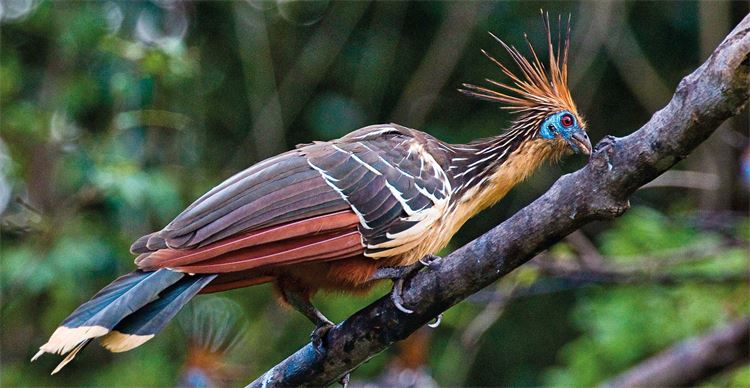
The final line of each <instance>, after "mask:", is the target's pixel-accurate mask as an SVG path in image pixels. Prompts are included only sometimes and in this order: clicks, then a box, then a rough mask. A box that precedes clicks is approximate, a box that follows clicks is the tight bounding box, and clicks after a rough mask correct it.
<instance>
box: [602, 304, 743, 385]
mask: <svg viewBox="0 0 750 388" xmlns="http://www.w3.org/2000/svg"><path fill="white" fill-rule="evenodd" d="M749 357H750V317H747V318H744V319H741V320H739V321H736V322H734V323H732V324H730V325H726V326H724V327H721V328H719V329H717V330H715V331H713V332H711V333H709V334H707V335H705V336H702V337H696V338H691V339H689V340H686V341H684V342H680V343H679V344H677V345H675V346H672V347H671V348H669V349H667V350H665V351H663V352H661V353H659V354H657V355H656V356H654V357H652V358H649V359H648V360H646V361H644V362H643V363H641V364H639V365H637V366H636V367H634V368H632V369H630V370H628V371H627V372H625V373H623V374H621V375H620V376H617V377H615V378H614V379H612V380H610V381H608V382H606V383H604V384H603V385H602V386H603V387H604V388H625V387H682V386H693V385H696V384H697V383H699V382H701V381H702V380H704V379H705V378H706V377H710V376H713V375H714V374H716V373H717V372H721V371H722V370H725V369H728V368H731V367H733V366H736V365H739V364H740V363H742V362H747V360H748V358H749Z"/></svg>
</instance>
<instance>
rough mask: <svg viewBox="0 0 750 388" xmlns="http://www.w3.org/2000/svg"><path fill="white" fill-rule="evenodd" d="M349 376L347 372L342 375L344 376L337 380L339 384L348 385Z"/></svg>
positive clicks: (344, 387) (343, 386) (344, 386)
mask: <svg viewBox="0 0 750 388" xmlns="http://www.w3.org/2000/svg"><path fill="white" fill-rule="evenodd" d="M350 378H351V373H347V374H345V375H344V377H342V378H341V380H339V384H341V387H342V388H346V387H348V386H349V380H350Z"/></svg>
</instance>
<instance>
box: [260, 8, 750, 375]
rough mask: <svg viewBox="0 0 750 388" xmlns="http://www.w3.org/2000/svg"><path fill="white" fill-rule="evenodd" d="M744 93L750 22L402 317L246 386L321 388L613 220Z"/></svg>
mask: <svg viewBox="0 0 750 388" xmlns="http://www.w3.org/2000/svg"><path fill="white" fill-rule="evenodd" d="M748 95H750V15H749V16H747V17H745V19H744V20H742V22H740V24H739V25H738V26H737V27H736V28H735V29H734V30H733V31H732V32H731V33H730V34H729V36H728V37H727V38H726V39H725V40H724V42H722V43H721V45H719V47H718V48H717V49H716V51H714V53H713V54H712V55H711V57H709V58H708V60H707V61H706V62H705V63H704V64H703V65H701V66H700V67H699V68H698V69H697V70H696V71H695V72H693V73H692V74H690V75H688V76H687V77H685V78H684V79H683V80H682V81H681V82H680V84H679V85H678V87H677V91H676V92H675V95H674V96H673V97H672V100H671V101H670V102H669V104H668V105H667V106H666V107H665V108H664V109H662V110H660V111H658V112H656V113H655V114H654V115H653V116H652V118H651V120H649V122H648V123H646V125H644V126H643V127H642V128H641V129H639V130H638V131H636V132H634V133H633V134H631V135H629V136H627V137H624V138H620V139H615V138H612V137H609V138H607V139H605V140H604V141H603V142H601V143H600V144H599V145H598V146H597V150H596V152H595V153H594V154H593V155H592V157H591V160H590V161H589V163H588V165H586V166H585V167H584V168H583V169H581V170H579V171H576V172H575V173H572V174H567V175H564V176H563V177H561V178H560V179H559V180H558V181H557V182H555V184H554V185H553V186H552V187H551V188H550V189H549V191H547V192H546V193H545V194H544V195H542V196H541V197H540V198H539V199H537V200H536V201H534V202H533V203H531V204H530V205H528V206H527V207H525V208H524V209H522V210H521V211H519V212H518V213H516V214H515V215H513V216H512V217H511V218H509V219H508V220H506V221H505V222H503V223H502V224H500V225H498V226H497V227H495V228H493V229H492V230H490V231H489V232H487V233H485V234H484V235H483V236H481V237H479V238H477V239H476V240H474V241H472V242H470V243H469V244H467V245H465V246H463V247H462V248H460V249H458V250H456V251H455V252H453V253H451V254H450V255H448V256H447V257H445V258H444V260H442V262H441V264H440V265H438V266H435V267H430V268H429V269H428V270H425V271H421V272H419V273H417V274H416V275H415V276H414V277H413V278H411V280H409V281H407V282H406V284H405V286H404V292H403V299H404V303H405V305H406V306H407V307H408V308H410V309H412V310H414V313H413V314H404V313H402V312H401V311H399V310H398V309H397V308H396V307H395V306H394V305H393V302H392V301H391V299H390V298H389V297H388V296H386V297H383V298H381V299H379V300H377V301H375V302H374V303H372V304H371V305H369V306H367V307H365V308H364V309H362V310H360V311H359V312H357V313H355V314H354V315H352V316H351V317H349V318H348V319H346V320H345V321H343V322H341V323H340V324H338V325H337V326H336V327H334V328H333V329H331V331H329V333H328V335H327V338H326V345H327V352H325V354H318V353H317V352H316V351H315V350H314V349H313V347H312V345H311V344H308V345H306V346H304V347H303V348H302V349H300V350H298V351H297V352H296V353H294V354H292V355H291V356H289V357H288V358H287V359H285V360H284V361H282V362H281V363H280V364H278V365H277V366H275V367H274V368H272V369H271V370H269V371H268V372H266V373H265V374H264V375H262V376H261V377H259V378H258V379H257V380H255V381H254V382H252V383H251V384H250V385H249V386H251V387H261V386H299V385H315V386H319V385H327V384H330V383H332V382H335V381H337V380H338V379H339V378H341V377H342V376H344V375H345V374H346V373H348V372H349V371H351V370H353V369H355V368H356V367H357V366H359V365H360V364H362V363H364V362H366V361H367V360H369V359H370V358H372V357H373V356H375V355H376V354H378V353H379V352H381V351H383V350H384V349H386V348H387V347H388V346H390V345H391V344H393V343H394V342H396V341H399V340H402V339H404V338H406V337H407V336H408V335H409V334H411V333H412V332H414V331H415V330H417V329H418V328H420V327H422V326H423V325H424V324H426V323H427V322H429V321H430V320H432V319H433V318H434V317H435V316H437V315H438V314H439V313H441V312H442V311H445V310H447V309H448V308H450V307H451V306H453V305H455V304H456V303H458V302H460V301H462V300H463V299H465V298H467V297H468V296H470V295H471V294H473V293H475V292H477V291H479V290H481V289H482V288H484V287H486V286H487V285H489V284H491V283H492V282H494V281H496V280H497V279H498V278H500V277H502V276H503V275H505V274H507V273H509V272H510V271H512V270H513V269H515V268H517V267H518V266H520V265H521V264H523V263H525V262H526V261H528V260H530V259H531V258H532V257H534V255H535V254H536V253H537V252H539V251H541V250H543V249H546V248H547V247H549V246H550V245H552V244H554V243H555V242H557V241H559V240H560V239H561V238H563V237H564V236H566V235H567V234H569V233H571V232H572V231H574V230H576V229H578V228H579V227H580V226H582V225H584V224H586V223H588V222H591V221H594V220H598V219H605V218H613V217H616V216H619V215H620V214H622V213H623V212H624V211H625V210H626V209H627V208H628V206H629V203H628V197H629V196H630V195H631V194H632V193H633V192H634V191H635V190H636V189H637V188H639V187H640V186H642V185H644V184H646V183H648V182H649V181H651V180H652V179H654V178H656V177H657V176H659V175H660V174H661V173H663V172H664V171H666V170H668V169H669V168H671V167H672V166H673V165H674V164H675V163H677V162H678V161H680V160H681V159H683V158H685V157H686V156H687V155H688V154H689V153H690V151H692V150H693V149H694V148H695V147H697V146H698V145H699V144H700V143H701V142H702V141H704V140H705V139H706V138H708V137H709V136H710V135H711V133H712V132H713V131H714V129H715V128H716V127H718V126H719V125H720V124H721V123H722V122H723V121H724V120H726V119H727V118H729V117H731V116H733V115H735V114H737V113H739V111H740V110H741V109H742V108H743V107H744V105H745V103H746V102H747V99H748Z"/></svg>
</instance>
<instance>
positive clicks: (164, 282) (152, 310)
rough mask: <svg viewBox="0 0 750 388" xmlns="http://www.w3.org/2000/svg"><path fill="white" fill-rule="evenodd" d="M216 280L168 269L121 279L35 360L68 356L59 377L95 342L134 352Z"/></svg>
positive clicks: (76, 313) (62, 327)
mask: <svg viewBox="0 0 750 388" xmlns="http://www.w3.org/2000/svg"><path fill="white" fill-rule="evenodd" d="M215 277H216V275H200V276H188V275H187V274H184V273H180V272H174V271H170V270H167V269H160V270H158V271H154V272H144V271H141V270H138V271H134V272H131V273H129V274H127V275H124V276H121V277H119V278H117V279H115V281H113V282H112V283H110V284H109V285H108V286H106V287H104V288H103V289H102V290H101V291H99V292H98V293H97V294H96V295H94V297H93V298H91V300H89V301H88V302H86V303H84V304H82V305H81V306H80V307H78V308H77V309H76V310H75V311H73V313H71V314H70V316H68V317H67V318H66V319H65V320H64V321H63V322H62V323H61V324H60V326H59V327H58V328H57V329H56V330H55V332H54V333H52V336H50V339H49V340H48V341H47V343H45V344H44V345H42V346H40V347H39V352H38V353H37V354H36V355H35V356H34V357H33V358H32V359H31V360H32V361H34V360H36V359H37V358H39V357H40V356H41V355H42V354H44V353H56V354H61V355H64V354H68V355H67V357H65V359H64V360H63V361H62V362H61V363H60V364H59V365H58V366H57V368H55V370H54V371H53V373H56V372H58V371H59V370H60V369H61V368H62V367H64V366H65V365H66V364H67V363H69V362H70V361H71V360H72V359H73V358H74V357H75V356H76V354H78V352H79V351H81V349H83V348H84V347H85V346H86V345H87V344H88V343H89V342H91V340H92V339H94V338H99V337H102V340H101V342H102V344H103V345H104V346H105V347H107V348H108V349H110V350H112V351H125V350H128V349H132V348H134V347H136V346H138V345H140V344H142V343H143V342H145V341H146V340H148V339H150V338H151V337H153V336H154V335H155V334H156V333H157V332H158V331H159V330H161V328H163V327H164V326H165V325H166V324H167V322H168V321H169V320H170V319H172V317H174V315H175V314H176V313H177V312H178V311H179V310H180V308H181V307H182V306H184V305H185V304H186V303H187V302H188V301H189V300H190V298H192V297H193V296H194V295H195V294H196V293H198V291H200V289H201V288H203V287H204V286H205V285H207V284H208V283H209V282H211V280H213V279H214V278H215ZM124 340H126V341H124ZM123 341H124V342H123Z"/></svg>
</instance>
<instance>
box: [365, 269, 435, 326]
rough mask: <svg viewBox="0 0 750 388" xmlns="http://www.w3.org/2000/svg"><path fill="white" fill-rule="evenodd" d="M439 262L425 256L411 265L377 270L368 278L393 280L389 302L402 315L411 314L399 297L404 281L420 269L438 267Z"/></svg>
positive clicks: (411, 311)
mask: <svg viewBox="0 0 750 388" xmlns="http://www.w3.org/2000/svg"><path fill="white" fill-rule="evenodd" d="M440 260H442V258H441V257H440V256H435V255H427V256H425V257H423V258H421V259H419V261H418V262H416V263H414V264H412V265H407V266H403V267H382V268H378V270H377V271H376V272H375V273H374V274H373V275H372V277H370V280H382V279H390V280H393V289H392V290H391V300H393V304H394V305H395V306H396V308H397V309H399V310H401V311H403V312H404V313H406V314H411V313H413V312H414V311H413V310H411V309H408V308H406V307H404V299H403V297H402V296H401V293H402V292H403V290H404V281H405V280H406V279H408V278H409V277H410V276H413V275H414V274H415V273H417V272H419V271H420V270H422V268H425V267H431V266H434V265H438V264H439V263H440Z"/></svg>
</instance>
